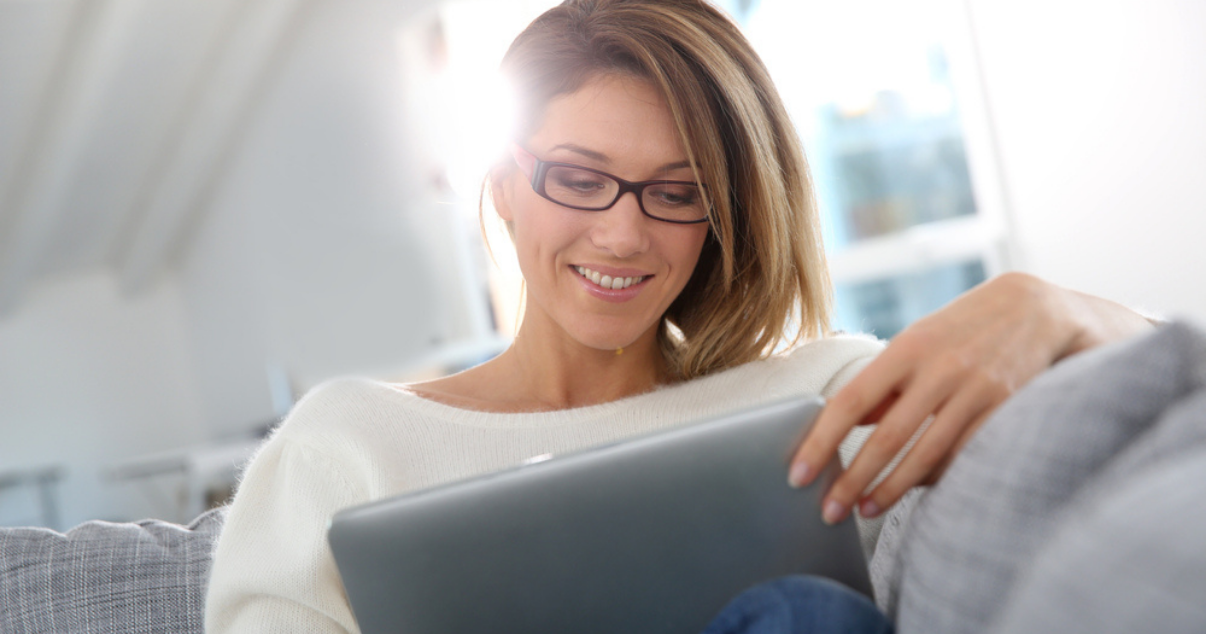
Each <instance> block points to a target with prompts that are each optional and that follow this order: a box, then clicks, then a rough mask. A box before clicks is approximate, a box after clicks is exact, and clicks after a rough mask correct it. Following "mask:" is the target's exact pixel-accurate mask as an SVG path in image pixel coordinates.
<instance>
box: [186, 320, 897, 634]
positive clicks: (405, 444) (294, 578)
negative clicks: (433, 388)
mask: <svg viewBox="0 0 1206 634" xmlns="http://www.w3.org/2000/svg"><path fill="white" fill-rule="evenodd" d="M880 348H881V344H880V343H879V342H877V341H875V340H873V339H870V338H864V337H852V336H838V337H832V338H829V339H825V340H821V341H816V342H813V343H809V344H807V345H804V346H800V347H798V348H796V349H795V350H793V351H792V352H790V353H788V354H786V355H782V356H776V357H772V358H770V359H767V360H764V361H757V362H753V363H749V364H746V365H743V366H740V367H737V368H733V369H730V370H727V371H724V372H719V373H716V374H713V375H709V376H706V377H703V378H700V379H696V380H693V381H689V382H685V383H681V384H678V385H674V386H670V387H664V388H660V389H657V390H654V391H652V392H649V393H646V394H642V395H638V396H633V397H629V398H625V399H621V400H619V401H613V402H610V403H603V404H600V405H593V406H589V407H582V408H575V409H569V410H560V411H551V412H535V413H520V414H498V413H487V412H478V411H471V410H465V409H459V408H456V407H452V406H449V405H444V404H441V403H437V402H435V401H431V400H427V399H423V398H421V397H418V396H416V395H414V394H412V393H410V392H408V391H405V390H402V389H398V388H396V387H392V386H390V385H388V384H385V383H380V382H374V381H368V380H362V379H341V380H336V381H331V382H328V383H325V384H323V385H321V386H319V387H317V388H315V389H314V390H312V391H311V392H310V393H308V394H307V395H306V396H305V398H303V399H302V400H301V401H300V402H299V403H298V404H297V406H296V407H295V408H294V409H293V411H292V412H291V413H290V414H289V416H288V417H287V418H286V419H285V421H284V423H283V424H282V425H281V426H280V427H279V428H278V429H277V431H276V432H275V433H274V434H273V435H272V437H271V438H270V439H269V440H268V441H267V442H266V443H265V444H264V446H263V447H261V449H260V450H259V453H258V454H257V455H256V457H255V459H254V460H253V461H252V462H251V464H250V466H249V467H248V468H247V470H246V472H245V474H244V476H243V480H242V482H241V483H240V485H239V489H238V493H237V494H236V496H235V499H234V502H233V505H232V507H231V508H230V511H229V514H228V516H227V518H226V523H225V527H224V528H223V531H222V534H221V536H220V537H219V539H218V544H217V547H216V550H215V553H214V563H213V569H212V572H211V576H210V582H209V591H208V596H207V597H206V606H205V629H206V632H211V633H213V632H257V633H270V632H289V633H290V634H292V633H294V632H357V631H359V630H358V628H357V626H356V622H355V620H354V618H353V616H352V611H351V608H350V606H349V604H348V601H347V598H346V596H345V595H344V592H343V586H342V584H341V582H340V579H339V573H338V571H337V569H336V567H335V562H334V560H333V558H332V556H331V550H330V548H329V546H328V545H327V540H326V529H327V522H328V520H329V519H330V518H331V516H332V515H333V514H334V513H335V512H336V511H337V510H339V509H342V508H345V507H348V506H353V505H357V504H362V503H365V502H368V501H371V500H376V499H379V498H383V497H388V496H392V495H396V494H399V493H402V492H405V491H410V490H414V489H420V488H425V487H430V486H433V485H436V484H440V483H444V482H448V481H451V480H457V479H462V478H466V477H469V476H473V475H477V474H481V473H485V472H489V471H494V470H498V469H502V468H505V467H511V466H514V465H517V464H519V463H521V462H523V461H524V460H525V459H527V458H530V457H533V456H537V455H540V454H546V453H551V454H561V453H566V452H569V451H573V450H577V449H581V448H584V447H588V446H590V445H596V444H601V443H605V442H608V441H612V440H616V439H619V438H623V437H626V436H632V435H636V434H641V433H646V432H650V431H654V430H657V429H663V428H668V427H672V426H675V425H679V424H684V423H689V422H692V421H697V420H701V419H706V418H710V417H714V416H717V415H719V414H722V413H725V412H728V411H731V410H734V409H738V408H743V407H746V406H749V405H752V404H755V403H759V402H765V401H770V400H773V399H779V398H785V397H788V396H793V395H800V394H817V393H820V394H823V395H827V396H828V395H832V393H833V392H835V391H836V390H837V388H838V387H840V386H841V385H843V384H845V383H846V382H847V381H848V380H850V378H852V377H853V376H854V374H856V373H857V372H858V370H860V369H861V368H862V367H863V366H864V365H865V364H866V362H867V361H869V360H870V358H871V357H873V356H874V355H875V354H876V353H878V352H879V350H880ZM849 444H851V443H849V442H848V443H847V445H849ZM844 449H845V450H844V452H843V453H844V454H849V453H850V450H849V448H848V447H846V448H844ZM843 457H844V460H843V461H846V459H848V456H845V455H844V456H843ZM783 475H784V477H785V478H786V477H787V473H786V471H785V472H784V474H783ZM818 512H819V510H818Z"/></svg>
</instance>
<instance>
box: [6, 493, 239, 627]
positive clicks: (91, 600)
mask: <svg viewBox="0 0 1206 634" xmlns="http://www.w3.org/2000/svg"><path fill="white" fill-rule="evenodd" d="M224 513H225V509H214V510H212V511H209V512H207V513H205V514H203V515H201V516H200V517H198V518H197V519H196V520H194V521H193V523H191V524H189V525H187V526H181V525H178V524H171V523H168V522H160V521H155V520H145V521H142V522H137V523H127V524H114V523H110V522H87V523H84V524H81V525H79V526H77V527H75V528H73V529H71V530H70V531H67V532H66V533H58V532H55V531H52V530H48V529H44V528H9V529H2V530H0V632H2V633H4V634H32V633H34V632H37V633H42V632H55V633H56V634H57V633H65V632H81V633H89V634H111V633H112V634H116V633H118V632H124V633H128V634H153V633H154V634H158V633H165V634H166V633H169V632H171V633H198V634H199V633H200V632H201V631H202V625H201V617H202V606H203V605H204V602H205V584H206V581H207V580H208V579H209V564H210V553H211V552H212V550H213V542H214V540H215V539H216V538H217V535H218V531H219V530H220V529H221V526H222V519H223V515H224Z"/></svg>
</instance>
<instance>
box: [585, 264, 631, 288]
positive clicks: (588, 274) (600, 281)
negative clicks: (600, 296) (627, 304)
mask: <svg viewBox="0 0 1206 634" xmlns="http://www.w3.org/2000/svg"><path fill="white" fill-rule="evenodd" d="M574 268H575V269H576V270H577V271H578V275H581V276H582V277H585V278H586V279H588V280H590V281H592V282H594V283H595V284H597V285H599V286H602V287H603V288H609V289H611V290H613V291H618V290H620V289H621V288H628V287H629V286H632V285H633V284H639V283H640V282H641V281H642V280H644V279H645V278H646V277H647V276H645V275H639V276H637V277H614V278H613V277H612V276H610V275H603V274H601V273H599V272H598V271H592V270H590V269H588V268H586V267H585V266H575V267H574Z"/></svg>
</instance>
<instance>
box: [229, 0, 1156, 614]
mask: <svg viewBox="0 0 1206 634" xmlns="http://www.w3.org/2000/svg"><path fill="white" fill-rule="evenodd" d="M502 69H503V71H504V74H505V75H506V76H507V77H508V78H509V79H510V80H511V82H512V83H513V87H514V89H515V94H516V96H517V101H518V108H517V119H518V121H517V123H518V125H517V126H516V133H515V135H514V138H512V139H510V143H511V144H510V152H507V153H504V154H503V158H502V159H501V160H500V162H499V163H498V164H496V165H495V166H494V167H493V168H492V169H491V170H490V173H489V175H488V178H487V184H486V187H487V189H488V192H489V194H490V196H491V198H492V200H493V203H494V208H495V210H496V211H497V215H498V216H499V217H500V218H501V219H502V220H503V221H505V222H506V223H507V226H508V227H509V229H510V233H511V238H512V240H513V242H514V246H515V250H516V253H517V256H518V261H519V266H520V268H521V270H522V272H523V275H524V278H525V280H526V283H527V285H526V299H527V312H526V314H525V316H524V320H523V323H522V325H521V327H520V329H519V332H518V335H517V336H516V338H515V340H514V342H513V343H512V345H511V346H510V347H509V348H508V349H507V350H506V351H505V352H503V353H502V354H500V355H498V356H497V357H495V358H493V359H491V360H489V361H487V362H485V363H483V364H481V365H479V366H476V367H473V368H470V369H468V370H465V371H464V372H461V373H458V374H455V375H452V376H449V377H445V378H440V379H436V380H434V381H427V382H422V383H412V384H407V385H392V384H386V383H380V382H372V381H361V380H350V381H339V382H334V383H330V384H327V385H324V386H322V387H320V388H318V389H315V390H314V391H312V392H311V393H310V394H308V395H307V397H306V398H305V399H303V400H302V401H301V402H300V403H299V404H298V406H297V407H296V408H295V410H294V411H293V412H292V413H291V414H290V415H289V417H288V418H287V420H286V421H285V423H284V424H283V425H282V426H281V427H280V429H279V430H278V431H277V432H276V433H275V435H274V436H273V437H272V439H271V440H270V441H269V442H268V443H267V444H266V445H265V446H264V447H263V448H262V449H261V450H260V452H259V454H258V456H257V457H256V459H255V460H254V462H253V463H252V464H251V466H250V467H249V468H248V469H247V472H246V474H245V476H244V478H243V481H242V483H241V485H240V488H239V491H238V493H237V495H236V497H235V501H234V503H233V506H232V508H231V510H230V514H229V518H228V520H227V525H226V527H225V529H224V531H223V534H222V536H221V538H220V540H219V542H218V546H217V550H216V554H215V562H214V568H213V576H212V580H211V587H210V591H209V596H208V598H207V602H206V609H207V621H206V622H207V627H208V628H209V629H210V630H211V631H264V630H277V631H320V630H322V631H336V632H339V631H355V630H356V622H355V618H354V616H353V615H352V613H351V610H350V608H349V606H348V604H347V600H346V598H345V596H344V594H343V593H342V588H341V585H340V578H339V574H338V572H337V570H336V568H335V565H334V561H333V559H332V557H331V553H330V549H329V547H328V546H327V543H326V539H325V529H326V526H327V524H328V521H329V519H330V517H331V516H332V514H333V513H334V512H336V511H337V510H339V509H341V508H345V507H348V506H353V505H357V504H362V503H364V502H367V501H371V500H375V499H380V498H383V497H387V496H393V495H397V494H400V493H404V492H407V491H413V490H416V489H420V488H425V487H429V486H434V485H437V484H441V483H446V482H450V481H452V480H457V479H462V478H465V477H469V476H472V475H476V474H481V473H485V472H490V471H493V470H497V469H500V468H503V467H508V466H513V465H517V464H521V463H523V462H524V461H525V460H527V459H529V458H531V457H532V456H535V455H543V454H560V453H565V452H568V451H573V450H577V449H581V448H583V447H587V446H591V445H597V444H600V443H605V442H611V441H615V440H618V439H622V438H626V437H631V436H633V435H636V434H641V433H648V432H651V431H654V430H658V429H665V428H668V427H672V426H675V425H683V424H688V423H691V422H694V421H699V420H703V419H706V418H709V417H713V416H716V415H718V414H720V413H723V412H728V411H732V410H734V409H740V408H745V407H750V406H752V405H754V404H757V403H761V402H765V401H769V400H773V399H779V398H785V397H789V396H799V395H804V394H822V395H824V396H827V397H832V399H833V400H832V404H831V406H829V407H827V408H826V410H825V412H824V413H823V414H822V415H821V418H820V419H819V420H818V422H817V424H816V426H815V428H814V431H813V432H812V433H811V435H810V436H809V438H808V440H807V441H806V443H805V444H804V445H803V446H802V448H801V449H800V451H799V454H798V456H797V458H798V459H797V462H796V465H795V468H794V469H793V471H792V477H791V479H792V481H793V483H795V484H801V483H803V482H805V481H808V480H810V479H812V478H814V477H816V474H817V472H818V469H815V468H811V467H810V465H823V464H827V463H828V462H829V461H830V459H831V458H832V456H833V454H834V453H837V452H838V451H839V446H840V451H841V453H842V455H843V458H844V460H845V461H846V462H847V463H849V464H851V467H852V468H851V470H850V471H848V472H847V473H846V475H844V476H842V477H841V478H839V480H838V481H837V483H836V484H835V485H834V487H833V489H832V490H831V491H830V492H829V493H828V494H827V495H826V504H825V518H826V520H827V521H830V522H838V521H849V520H848V517H849V511H850V509H851V508H852V504H854V503H855V502H856V501H860V500H861V502H862V507H861V509H862V511H863V514H864V515H867V516H874V515H877V514H878V513H879V512H880V510H882V509H885V508H887V506H889V505H891V504H892V503H893V502H895V500H896V499H897V498H898V497H899V495H900V494H901V493H902V492H903V490H904V489H907V488H908V487H910V486H913V485H916V484H919V483H921V482H923V481H928V480H932V479H934V478H936V477H938V476H939V475H941V473H942V471H943V466H944V464H945V462H946V461H948V460H949V459H950V458H951V457H952V456H953V455H954V453H955V452H956V451H957V450H958V448H959V447H960V446H961V444H962V442H963V441H965V440H966V438H967V436H968V435H970V434H971V433H973V432H974V431H975V429H976V428H977V426H978V425H979V423H980V422H982V421H983V418H984V417H985V416H986V415H987V413H988V412H991V411H992V409H993V408H994V407H995V406H996V405H997V404H999V403H1000V402H1001V401H1002V400H1003V399H1004V398H1005V397H1006V396H1007V395H1008V394H1009V393H1010V392H1011V391H1012V390H1013V389H1016V388H1017V387H1018V386H1020V385H1021V384H1023V383H1025V382H1026V381H1028V380H1029V379H1030V378H1031V377H1033V376H1034V375H1035V374H1037V373H1038V372H1040V371H1042V370H1043V369H1045V368H1046V367H1047V366H1049V365H1050V364H1051V363H1053V362H1054V361H1056V360H1058V359H1060V358H1062V357H1064V356H1067V355H1068V354H1072V353H1074V352H1076V351H1078V350H1081V349H1084V348H1087V347H1090V346H1093V345H1097V344H1099V343H1101V342H1104V341H1107V340H1111V339H1116V338H1120V337H1122V336H1125V335H1127V334H1129V333H1131V332H1134V331H1137V330H1140V329H1142V328H1143V327H1145V326H1146V325H1147V324H1146V322H1144V321H1143V320H1142V319H1141V318H1139V317H1138V316H1137V315H1134V314H1133V313H1131V312H1129V311H1126V310H1125V309H1121V308H1120V307H1117V306H1116V305H1112V304H1109V303H1107V302H1103V301H1100V300H1096V299H1095V298H1088V297H1085V296H1082V295H1078V294H1075V293H1071V292H1068V291H1064V290H1063V289H1057V288H1055V287H1052V286H1050V285H1048V284H1045V283H1043V282H1041V281H1039V280H1036V279H1034V278H1031V277H1028V276H1022V275H1013V276H1008V277H1003V278H1001V279H1000V280H998V281H994V282H990V283H989V284H986V285H984V286H982V287H980V288H978V289H976V291H974V292H972V293H969V294H968V295H967V296H966V297H964V298H962V299H960V300H958V301H956V302H954V303H953V304H952V305H951V306H949V307H948V308H946V309H944V310H943V311H941V312H939V313H937V314H935V315H933V316H931V317H930V318H927V319H926V320H923V323H921V324H920V325H919V326H918V327H917V329H916V330H911V331H906V332H905V333H903V334H902V335H901V337H900V338H899V339H897V340H896V341H895V342H894V343H893V344H892V345H891V346H888V348H887V350H886V352H884V353H883V354H882V355H880V357H879V358H878V359H876V360H874V361H873V360H872V357H875V356H876V355H877V353H879V352H880V350H881V348H882V344H880V343H879V342H877V341H875V340H873V339H869V338H863V337H853V336H829V334H828V332H827V324H828V322H829V313H830V301H829V280H828V275H827V272H826V267H825V259H824V250H823V248H822V245H821V242H820V238H819V233H820V232H819V229H818V223H817V216H816V212H815V208H814V204H813V193H812V188H811V182H810V180H809V176H808V169H807V164H806V163H805V160H804V156H803V152H802V151H801V147H800V143H799V140H798V138H797V136H796V134H795V131H794V129H793V127H792V124H791V121H790V118H789V117H788V115H787V113H786V110H785V109H784V107H783V104H782V102H781V100H780V98H779V96H778V93H777V92H776V90H775V87H774V85H773V84H772V83H771V81H770V79H769V76H768V75H767V72H766V69H765V67H764V66H763V64H762V63H761V61H760V60H759V58H758V56H757V55H756V54H755V53H754V51H753V50H752V48H751V47H750V45H749V43H748V42H747V41H746V40H745V38H744V37H743V36H742V34H741V32H740V30H739V29H738V28H737V26H736V25H735V24H734V23H733V22H732V21H731V20H729V19H728V18H727V17H726V16H725V15H723V14H722V13H720V12H719V11H717V10H716V9H715V8H714V7H712V6H711V5H710V4H708V3H707V2H705V1H704V0H640V1H637V0H567V1H566V2H564V3H563V4H562V5H560V6H558V7H556V8H554V9H551V10H549V11H548V12H546V13H544V14H543V15H542V16H540V17H539V18H537V19H536V20H535V21H534V22H532V24H531V25H529V26H528V27H527V28H526V29H525V30H524V31H523V32H522V33H521V34H520V35H519V37H517V38H516V40H515V42H514V43H513V44H512V45H511V48H510V49H509V51H508V52H507V54H506V56H505V58H504V61H503V64H502ZM629 194H631V195H629ZM781 344H788V345H787V347H788V348H789V349H788V350H787V351H786V352H784V353H783V354H778V355H776V354H774V351H775V349H776V348H777V347H778V346H780V345H781ZM620 350H622V351H623V354H616V352H617V351H620ZM864 368H866V371H863V370H864ZM856 375H857V377H856ZM848 383H849V387H845V388H843V386H844V385H846V384H848ZM930 414H936V415H937V416H936V419H935V422H934V423H933V424H932V425H931V426H930V427H929V428H928V430H927V431H924V432H922V433H921V434H920V440H919V441H918V443H917V445H916V447H917V449H916V450H914V451H912V452H910V453H909V454H908V456H906V457H905V459H904V461H903V462H902V463H901V466H900V468H899V469H898V470H897V471H896V472H894V474H893V475H892V476H891V477H890V478H889V479H888V480H887V483H888V486H882V487H880V488H877V489H875V490H873V491H870V492H869V493H867V495H866V497H865V498H860V496H861V495H862V494H863V493H864V492H866V491H867V489H868V486H869V484H870V483H871V481H872V479H873V477H874V476H875V475H877V474H879V473H880V472H881V471H882V470H883V468H884V467H885V466H886V465H887V464H888V462H889V460H891V459H892V457H893V456H894V455H896V453H897V451H898V450H899V449H900V447H901V445H902V444H903V443H904V441H905V440H907V439H908V438H909V437H910V436H913V435H914V432H916V430H917V429H918V427H919V426H920V425H921V424H922V422H923V421H924V420H926V418H927V417H928V416H929V415H930ZM881 417H882V418H883V423H882V424H881V425H880V427H879V429H878V430H877V431H875V432H873V433H872V434H871V436H870V439H869V440H867V441H866V444H865V445H862V448H861V449H860V443H861V442H862V440H863V439H865V438H866V436H865V435H858V434H849V432H850V430H851V428H853V427H854V426H855V425H856V424H859V423H867V422H875V421H876V420H878V419H880V418H881ZM856 453H857V457H854V454H856ZM851 460H853V462H851ZM902 474H903V475H902ZM787 475H788V474H787V473H784V476H785V480H786V479H787ZM860 528H862V529H863V537H864V547H865V549H866V550H867V551H870V550H872V549H873V548H874V546H875V540H876V538H877V526H876V525H875V524H874V523H865V524H863V525H861V526H860ZM590 572H591V571H584V572H583V574H590ZM786 586H788V587H790V586H792V584H786ZM793 592H794V591H793ZM823 594H824V593H823ZM826 596H827V595H826ZM817 600H820V601H824V600H825V597H824V596H822V597H820V598H819V599H817ZM467 607H468V606H467ZM719 607H720V606H717V608H718V609H719ZM865 607H867V611H868V612H869V613H870V616H871V617H872V618H871V619H870V620H871V621H873V622H875V623H878V624H879V625H885V622H884V620H883V618H882V615H879V614H877V613H875V612H874V609H872V608H870V607H869V606H865ZM622 608H623V606H617V609H622ZM583 618H591V617H590V615H584V617H583ZM842 622H843V621H842V618H841V615H834V617H833V620H832V622H827V623H826V624H823V625H822V626H823V627H824V626H832V627H835V628H837V627H841V624H842ZM498 629H500V630H507V629H508V628H507V626H506V625H505V624H500V627H499V628H498ZM724 631H732V630H724ZM751 631H752V630H751ZM842 631H851V630H842ZM876 631H878V630H876Z"/></svg>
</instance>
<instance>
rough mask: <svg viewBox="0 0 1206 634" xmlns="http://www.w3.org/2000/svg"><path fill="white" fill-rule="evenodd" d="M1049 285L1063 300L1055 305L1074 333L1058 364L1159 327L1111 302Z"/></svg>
mask: <svg viewBox="0 0 1206 634" xmlns="http://www.w3.org/2000/svg"><path fill="white" fill-rule="evenodd" d="M1047 284H1048V286H1049V287H1050V288H1051V289H1052V292H1054V293H1057V294H1059V295H1060V296H1062V298H1063V301H1060V302H1057V303H1056V305H1058V306H1062V307H1064V314H1063V320H1064V321H1066V323H1067V328H1068V329H1069V332H1070V333H1071V337H1070V338H1069V339H1068V340H1067V344H1066V346H1065V347H1064V348H1063V349H1062V351H1061V353H1060V354H1059V355H1058V356H1057V357H1056V360H1059V359H1063V358H1064V357H1068V356H1071V355H1073V354H1076V353H1078V352H1083V351H1085V350H1088V349H1090V348H1095V347H1097V346H1099V345H1102V344H1106V343H1112V342H1115V341H1121V340H1123V339H1127V338H1129V337H1132V336H1135V335H1137V334H1141V333H1144V332H1147V331H1149V330H1151V329H1152V328H1154V327H1155V326H1157V325H1159V323H1160V322H1159V321H1158V320H1153V319H1151V318H1149V317H1147V316H1145V315H1142V314H1140V313H1138V312H1136V311H1134V310H1131V309H1130V308H1127V307H1126V306H1123V305H1122V304H1119V303H1116V302H1112V301H1110V300H1108V299H1103V298H1101V297H1097V296H1094V295H1089V294H1087V293H1081V292H1079V291H1074V290H1072V289H1068V288H1063V287H1060V286H1056V285H1055V284H1050V283H1047Z"/></svg>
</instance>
